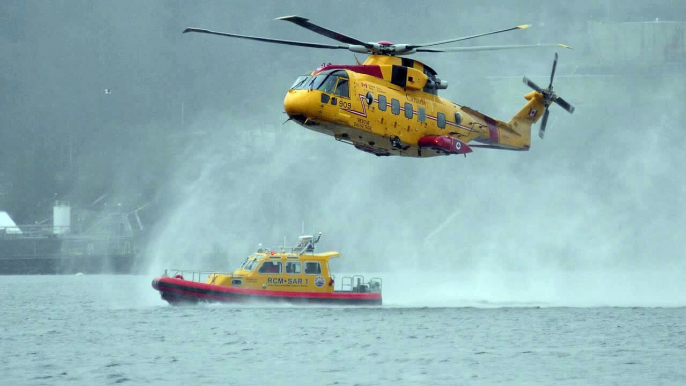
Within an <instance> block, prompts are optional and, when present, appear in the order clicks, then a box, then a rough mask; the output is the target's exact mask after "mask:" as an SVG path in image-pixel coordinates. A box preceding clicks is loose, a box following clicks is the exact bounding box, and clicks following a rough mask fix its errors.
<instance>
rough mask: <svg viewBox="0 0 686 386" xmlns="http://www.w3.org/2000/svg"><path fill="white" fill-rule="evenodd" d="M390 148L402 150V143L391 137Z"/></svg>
mask: <svg viewBox="0 0 686 386" xmlns="http://www.w3.org/2000/svg"><path fill="white" fill-rule="evenodd" d="M391 146H393V147H394V148H396V149H402V147H403V143H402V142H400V138H398V137H391Z"/></svg>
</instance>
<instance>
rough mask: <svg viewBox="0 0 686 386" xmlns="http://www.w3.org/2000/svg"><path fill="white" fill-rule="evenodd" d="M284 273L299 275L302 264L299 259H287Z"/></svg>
mask: <svg viewBox="0 0 686 386" xmlns="http://www.w3.org/2000/svg"><path fill="white" fill-rule="evenodd" d="M286 273H288V274H292V275H299V274H301V273H302V266H301V265H300V262H299V261H289V262H287V263H286Z"/></svg>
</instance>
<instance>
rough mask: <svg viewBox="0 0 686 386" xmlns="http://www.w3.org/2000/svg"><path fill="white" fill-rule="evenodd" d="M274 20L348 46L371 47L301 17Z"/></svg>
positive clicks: (283, 17)
mask: <svg viewBox="0 0 686 386" xmlns="http://www.w3.org/2000/svg"><path fill="white" fill-rule="evenodd" d="M274 20H285V21H290V22H291V23H293V24H297V25H299V26H301V27H303V28H307V29H309V30H310V31H313V32H316V33H318V34H320V35H323V36H326V37H327V38H331V39H333V40H337V41H339V42H341V43H346V44H354V45H359V46H365V47H367V48H369V47H371V45H370V44H368V43H365V42H363V41H361V40H357V39H355V38H353V37H350V36H346V35H343V34H342V33H339V32H336V31H332V30H330V29H327V28H324V27H320V26H318V25H316V24H313V23H310V22H309V20H310V19H307V18H304V17H301V16H282V17H277V18H276V19H274Z"/></svg>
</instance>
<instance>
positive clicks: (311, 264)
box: [305, 261, 322, 275]
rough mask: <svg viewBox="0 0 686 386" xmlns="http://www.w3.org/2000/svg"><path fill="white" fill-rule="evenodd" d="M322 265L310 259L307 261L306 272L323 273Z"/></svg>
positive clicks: (310, 273)
mask: <svg viewBox="0 0 686 386" xmlns="http://www.w3.org/2000/svg"><path fill="white" fill-rule="evenodd" d="M321 273H322V266H321V265H319V263H318V262H316V261H308V262H306V263H305V274H307V275H321Z"/></svg>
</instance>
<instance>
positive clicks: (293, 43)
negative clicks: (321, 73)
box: [183, 28, 348, 50]
mask: <svg viewBox="0 0 686 386" xmlns="http://www.w3.org/2000/svg"><path fill="white" fill-rule="evenodd" d="M186 32H199V33H204V34H210V35H219V36H228V37H230V38H239V39H248V40H257V41H259V42H267V43H276V44H285V45H289V46H299V47H310V48H328V49H332V50H347V49H348V47H346V46H334V45H330V44H319V43H307V42H296V41H293V40H280V39H270V38H261V37H257V36H246V35H236V34H230V33H226V32H217V31H210V30H207V29H200V28H186V29H185V30H184V31H183V33H186Z"/></svg>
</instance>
